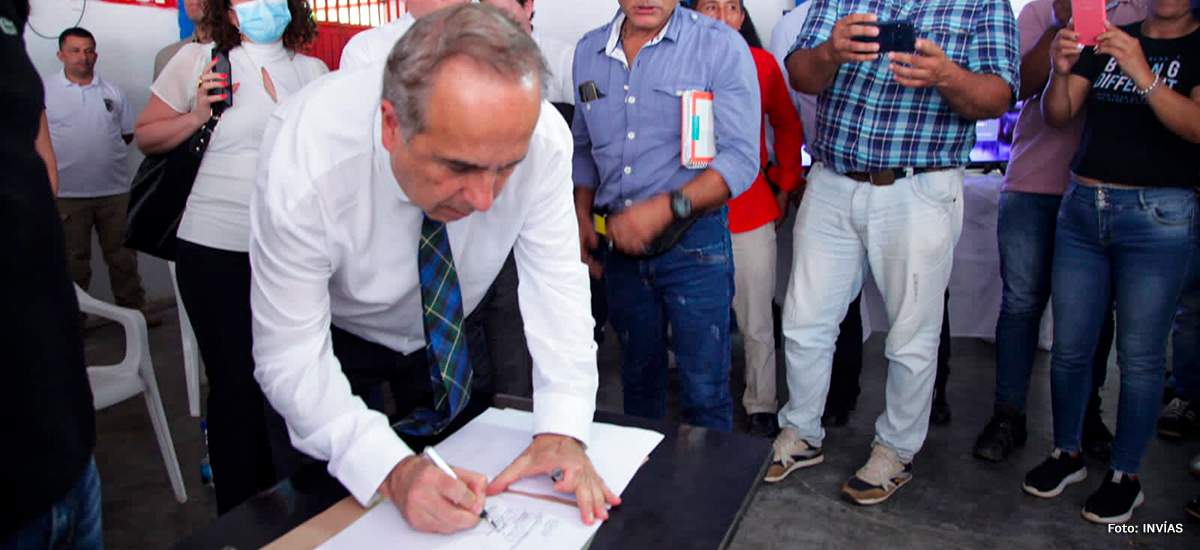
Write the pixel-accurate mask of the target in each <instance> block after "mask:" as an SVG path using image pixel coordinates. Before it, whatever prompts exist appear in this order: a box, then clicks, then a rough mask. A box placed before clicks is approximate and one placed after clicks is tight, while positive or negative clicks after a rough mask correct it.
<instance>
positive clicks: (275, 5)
mask: <svg viewBox="0 0 1200 550" xmlns="http://www.w3.org/2000/svg"><path fill="white" fill-rule="evenodd" d="M233 11H234V13H236V14H237V17H238V30H240V31H241V32H242V34H244V35H246V38H249V39H250V41H251V42H254V43H257V44H270V43H272V42H274V41H276V40H279V38H280V37H281V36H283V31H284V29H286V28H287V26H288V23H291V22H292V12H291V11H289V10H288V3H287V0H250V1H249V2H243V3H241V4H237V5H235V6H233Z"/></svg>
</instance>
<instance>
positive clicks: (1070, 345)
mask: <svg viewBox="0 0 1200 550" xmlns="http://www.w3.org/2000/svg"><path fill="white" fill-rule="evenodd" d="M1197 221H1198V220H1197V217H1196V196H1195V194H1194V193H1193V192H1192V191H1191V190H1190V189H1153V188H1150V189H1119V188H1112V187H1092V186H1086V185H1082V184H1079V183H1078V182H1076V181H1072V182H1071V185H1070V186H1069V187H1068V188H1067V193H1066V194H1065V195H1063V202H1062V207H1061V208H1060V210H1059V214H1058V231H1057V234H1056V238H1055V245H1054V246H1055V254H1054V274H1053V279H1054V281H1053V298H1052V299H1053V300H1054V352H1053V355H1054V359H1053V362H1052V363H1051V369H1050V389H1051V394H1052V400H1053V405H1054V445H1055V446H1056V447H1058V448H1060V449H1062V450H1064V451H1068V452H1075V451H1078V450H1079V448H1080V435H1081V434H1080V432H1081V430H1082V427H1083V418H1084V411H1085V409H1086V407H1087V395H1088V390H1089V389H1090V388H1091V374H1092V368H1091V361H1092V356H1093V354H1094V353H1095V351H1096V342H1097V340H1099V337H1100V325H1101V322H1102V319H1103V315H1104V310H1105V309H1106V308H1107V305H1108V303H1109V300H1110V295H1111V297H1112V298H1113V299H1115V301H1116V310H1117V327H1118V330H1117V336H1116V339H1117V364H1118V366H1119V367H1120V371H1121V393H1120V405H1119V408H1118V410H1117V434H1116V440H1115V441H1114V443H1113V454H1112V461H1111V467H1112V468H1113V469H1114V470H1117V471H1121V472H1125V473H1129V474H1136V473H1137V472H1138V466H1139V465H1140V463H1141V459H1142V454H1143V453H1145V451H1146V445H1147V443H1148V442H1149V440H1150V435H1151V433H1153V431H1154V425H1155V422H1156V421H1157V419H1158V411H1159V406H1160V404H1161V400H1162V391H1163V372H1164V371H1165V370H1166V348H1167V335H1168V333H1169V332H1170V331H1171V323H1172V320H1173V319H1174V318H1175V308H1176V305H1177V304H1178V302H1179V294H1180V292H1181V291H1182V290H1183V285H1184V281H1185V279H1186V278H1187V271H1188V263H1189V261H1190V256H1191V253H1192V249H1193V240H1194V239H1195V238H1196V234H1197V229H1198V228H1197Z"/></svg>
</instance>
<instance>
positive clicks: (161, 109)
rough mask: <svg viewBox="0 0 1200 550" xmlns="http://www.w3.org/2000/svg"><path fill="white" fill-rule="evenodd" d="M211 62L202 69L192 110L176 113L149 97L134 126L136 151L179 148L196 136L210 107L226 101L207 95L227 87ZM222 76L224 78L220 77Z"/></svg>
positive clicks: (214, 62)
mask: <svg viewBox="0 0 1200 550" xmlns="http://www.w3.org/2000/svg"><path fill="white" fill-rule="evenodd" d="M216 63H217V60H216V59H214V60H213V61H212V62H211V63H209V64H208V66H207V67H205V69H204V74H203V75H202V76H201V77H200V82H199V86H198V88H197V90H196V105H195V106H194V107H193V108H192V110H190V111H188V112H186V113H181V112H179V111H176V110H175V109H174V108H172V107H171V106H170V105H167V103H166V102H165V101H163V100H162V99H161V98H159V97H158V96H157V95H154V94H150V101H149V102H148V103H147V104H146V108H145V110H143V111H142V114H141V115H140V116H138V119H137V122H136V123H135V124H134V129H133V134H134V137H135V138H137V146H138V149H141V150H142V152H143V153H145V154H147V155H154V154H162V153H166V152H168V151H170V150H172V149H174V148H176V147H178V146H179V144H180V143H183V142H184V140H186V139H187V138H189V137H191V135H192V134H194V133H196V130H199V129H200V127H201V126H203V125H204V123H205V122H207V121H208V119H209V117H210V116H211V114H212V104H213V103H215V102H217V101H220V100H222V99H225V96H224V95H208V91H209V90H212V89H216V88H221V87H225V86H228V85H229V83H228V82H227V81H226V79H227V78H228V77H226V76H225V75H219V74H217V73H214V72H213V70H212V69H213V67H214V66H215V65H216ZM223 77H224V78H223Z"/></svg>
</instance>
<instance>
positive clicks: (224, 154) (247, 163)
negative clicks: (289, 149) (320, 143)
mask: <svg viewBox="0 0 1200 550" xmlns="http://www.w3.org/2000/svg"><path fill="white" fill-rule="evenodd" d="M212 50H213V45H212V44H195V43H192V44H185V45H184V46H183V47H182V48H180V50H179V53H177V54H175V57H173V58H171V61H170V62H168V63H167V66H166V67H164V68H163V71H162V73H161V74H160V75H159V77H158V79H157V80H155V81H154V84H153V85H152V86H150V91H151V92H152V93H153V94H154V95H156V96H158V98H159V99H161V100H162V101H163V102H164V103H166V104H167V105H169V106H170V107H171V108H172V109H175V110H176V111H178V112H180V113H186V112H188V111H191V110H192V108H193V107H194V106H195V104H196V81H197V80H199V78H200V75H201V74H202V73H203V72H204V67H205V66H207V65H208V64H209V63H210V62H211V61H212ZM229 62H230V65H231V68H230V71H231V73H232V74H231V75H230V76H231V77H232V83H235V84H237V83H240V84H241V85H240V86H239V87H238V90H237V92H235V93H234V94H233V106H232V107H230V108H229V109H226V110H225V113H224V114H223V115H222V116H221V121H220V122H219V123H218V124H217V129H216V131H215V132H214V133H213V139H212V142H211V143H209V146H208V149H207V150H206V151H205V153H204V160H203V161H201V163H200V170H199V173H198V174H197V175H196V181H195V183H194V184H193V185H192V193H191V195H189V196H188V202H187V208H186V209H185V210H184V213H183V219H182V220H181V221H180V223H179V233H178V236H179V238H181V239H184V240H187V241H191V242H194V243H196V244H201V245H204V246H208V247H212V248H219V249H222V250H231V251H234V252H247V251H248V250H249V245H250V190H251V189H252V188H253V187H254V176H255V172H256V169H257V166H258V152H259V151H258V149H259V144H260V143H261V141H262V136H263V131H264V130H265V129H266V125H267V119H268V118H269V117H270V115H271V112H272V111H273V110H275V106H276V102H274V101H271V96H270V95H269V94H267V90H266V87H265V86H264V85H263V78H262V69H263V68H266V70H267V73H269V74H270V75H271V81H272V82H273V83H274V84H275V95H276V99H278V102H279V103H283V101H284V100H285V99H287V98H288V97H289V96H291V95H292V94H294V93H296V92H297V91H299V90H300V89H301V88H303V87H304V85H306V84H308V83H309V82H312V81H313V80H316V79H317V78H319V77H320V76H321V75H324V74H325V73H327V72H329V69H328V68H327V67H326V66H325V63H324V62H322V61H321V60H319V59H316V58H313V57H309V56H307V55H303V54H299V53H291V52H289V51H287V50H286V49H284V47H283V42H282V41H277V42H274V43H272V44H255V43H253V42H242V44H241V45H240V46H238V47H236V48H234V49H232V50H230V52H229Z"/></svg>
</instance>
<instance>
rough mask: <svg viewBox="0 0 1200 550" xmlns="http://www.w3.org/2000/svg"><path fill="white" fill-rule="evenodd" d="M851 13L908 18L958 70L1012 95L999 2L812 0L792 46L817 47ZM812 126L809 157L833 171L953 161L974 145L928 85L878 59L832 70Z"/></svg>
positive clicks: (1009, 18)
mask: <svg viewBox="0 0 1200 550" xmlns="http://www.w3.org/2000/svg"><path fill="white" fill-rule="evenodd" d="M852 13H874V14H875V15H877V16H878V17H879V20H880V21H892V20H897V19H907V20H910V21H912V23H913V26H914V27H915V29H916V33H917V37H918V38H924V39H926V40H929V41H931V42H933V43H934V44H937V45H938V47H940V48H942V50H944V51H945V52H946V55H947V56H949V58H950V59H951V60H952V61H954V62H955V63H957V64H958V65H959V66H960V67H962V68H964V69H967V70H969V71H971V72H973V73H977V74H994V75H997V76H999V77H1000V78H1002V79H1004V81H1005V82H1006V83H1008V85H1009V86H1010V87H1011V88H1012V90H1013V97H1014V98H1016V94H1017V86H1018V82H1019V64H1020V53H1019V51H1018V49H1017V46H1018V43H1017V25H1016V19H1015V18H1014V17H1013V12H1012V8H1011V7H1010V6H1009V3H1008V2H1007V1H1006V0H921V1H919V2H912V1H909V2H904V1H899V0H813V6H812V9H811V10H810V11H809V15H808V20H807V21H806V22H805V24H804V28H803V30H802V31H801V32H800V37H799V38H798V39H797V41H796V45H795V46H793V48H792V50H793V51H795V50H797V49H809V48H814V47H816V46H818V45H820V44H821V43H822V42H824V41H825V40H827V39H828V38H829V35H830V34H831V33H832V31H833V25H834V23H836V22H837V21H838V20H839V19H841V18H843V17H845V16H847V15H850V14H852ZM816 130H817V131H816V141H815V143H814V144H812V145H810V149H809V150H810V152H811V153H812V154H813V158H814V159H815V160H816V161H819V162H823V163H825V164H826V165H828V166H829V167H830V168H832V169H833V170H835V171H837V172H840V173H845V172H857V171H876V170H880V169H884V168H899V167H906V166H916V167H932V166H961V165H964V164H966V163H967V162H968V161H969V160H970V153H971V148H972V147H973V146H974V145H975V121H972V120H967V119H964V118H962V117H960V116H958V114H957V113H955V112H954V111H953V110H952V109H951V108H950V103H949V102H948V101H946V99H945V98H944V97H942V95H941V93H939V92H938V91H937V90H936V89H933V88H921V89H913V88H905V87H903V86H901V85H900V84H898V83H897V82H896V80H895V78H894V77H893V75H892V72H891V70H889V69H888V60H887V58H886V56H880V58H879V59H877V60H875V61H871V62H864V63H846V64H843V65H842V66H841V68H840V69H838V72H837V75H836V77H835V79H834V82H833V85H832V86H830V87H829V89H827V90H826V91H825V92H823V93H821V94H820V95H819V96H818V101H817V128H816ZM810 135H811V134H810Z"/></svg>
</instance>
